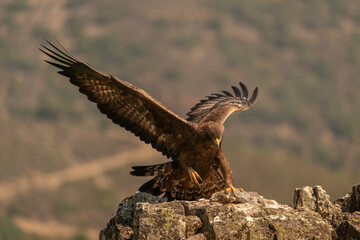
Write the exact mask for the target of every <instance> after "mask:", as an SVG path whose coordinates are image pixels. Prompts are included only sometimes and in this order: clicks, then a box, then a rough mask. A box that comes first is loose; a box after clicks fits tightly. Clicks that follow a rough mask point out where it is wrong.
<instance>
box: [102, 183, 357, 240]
mask: <svg viewBox="0 0 360 240" xmlns="http://www.w3.org/2000/svg"><path fill="white" fill-rule="evenodd" d="M359 190H360V185H357V186H354V187H353V192H352V193H350V194H348V195H347V196H345V197H343V198H341V199H339V200H337V201H335V204H333V203H331V202H330V200H329V199H330V197H329V195H327V194H326V192H325V190H324V189H323V188H322V187H321V186H315V187H303V188H298V189H296V190H295V194H294V208H292V207H289V206H287V205H282V204H279V203H277V202H276V201H274V200H268V199H264V198H263V197H262V196H260V195H258V194H257V193H254V192H247V193H246V192H245V194H246V196H247V199H246V202H244V203H234V202H231V201H230V202H226V203H224V202H223V199H222V198H221V197H220V198H219V199H220V200H219V201H214V199H210V200H206V199H200V200H199V201H172V202H166V199H162V198H157V197H154V196H151V195H149V194H147V193H136V194H135V195H133V196H131V197H129V198H127V199H125V200H123V201H122V202H121V203H120V204H119V209H118V211H117V214H116V216H115V217H114V218H112V219H111V220H110V221H109V223H108V225H107V227H106V228H104V229H103V230H101V232H100V240H110V239H116V240H120V239H134V240H135V239H192V240H197V239H201V240H202V239H360V212H359V209H358V208H357V207H359V206H360V204H359V203H360V202H359V200H360V198H359V196H360V194H359V193H360V191H359ZM221 199H222V200H221ZM356 209H357V210H356Z"/></svg>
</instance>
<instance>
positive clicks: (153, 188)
mask: <svg viewBox="0 0 360 240" xmlns="http://www.w3.org/2000/svg"><path fill="white" fill-rule="evenodd" d="M158 183H159V177H155V178H153V179H151V180H150V181H147V182H146V183H144V184H143V185H142V186H141V187H140V188H139V191H140V192H147V193H151V194H153V195H155V196H159V195H160V194H162V193H163V191H161V186H160V185H159V184H158Z"/></svg>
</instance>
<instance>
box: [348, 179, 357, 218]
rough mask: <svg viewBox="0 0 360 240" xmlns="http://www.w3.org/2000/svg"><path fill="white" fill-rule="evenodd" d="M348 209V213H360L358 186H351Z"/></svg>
mask: <svg viewBox="0 0 360 240" xmlns="http://www.w3.org/2000/svg"><path fill="white" fill-rule="evenodd" d="M348 209H349V212H355V211H360V184H358V185H355V186H353V189H352V193H351V196H350V201H349V203H348Z"/></svg>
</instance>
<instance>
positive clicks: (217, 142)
mask: <svg viewBox="0 0 360 240" xmlns="http://www.w3.org/2000/svg"><path fill="white" fill-rule="evenodd" d="M221 139H222V138H215V139H214V142H215V145H216V148H219V147H220V143H221Z"/></svg>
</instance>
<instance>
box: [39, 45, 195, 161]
mask: <svg viewBox="0 0 360 240" xmlns="http://www.w3.org/2000/svg"><path fill="white" fill-rule="evenodd" d="M48 44H49V45H50V46H49V47H46V46H44V45H42V48H40V50H41V51H42V52H43V53H44V54H46V55H47V56H49V57H50V58H52V60H55V61H53V62H52V61H46V62H47V63H49V64H51V65H53V66H55V67H57V68H59V69H60V71H59V72H58V73H59V74H61V75H64V76H65V77H68V78H69V79H70V82H71V83H72V84H74V85H76V86H78V87H79V91H80V92H81V93H83V94H85V95H86V96H87V97H88V99H89V100H90V101H92V102H95V103H96V104H97V107H98V108H99V110H100V111H101V112H102V113H103V114H106V116H107V117H108V118H109V119H111V120H112V121H113V122H114V123H116V124H118V125H120V126H121V127H124V128H125V129H126V130H129V131H131V132H132V133H134V134H135V135H136V136H138V137H139V138H140V139H141V140H142V141H144V142H145V143H150V144H151V145H152V147H153V148H155V149H156V150H158V151H159V152H161V153H162V154H164V155H165V156H167V157H170V158H172V159H176V157H177V156H178V154H179V152H180V150H179V148H180V146H181V145H182V143H184V142H185V141H189V139H186V138H187V136H192V134H193V133H194V130H195V128H196V124H193V123H190V122H188V121H186V120H184V119H183V118H181V117H179V116H178V115H177V114H175V113H174V112H172V111H171V110H169V109H167V108H166V107H165V106H163V105H162V104H161V103H159V102H158V101H156V100H155V99H153V98H152V97H151V96H150V95H149V94H147V93H146V92H145V91H143V90H142V89H139V88H137V87H135V86H133V85H131V84H130V83H128V82H125V81H122V80H120V79H118V78H116V77H114V76H111V75H108V74H105V73H102V72H99V71H97V70H95V69H93V68H92V67H90V66H89V65H88V64H87V63H85V62H83V61H80V60H79V59H77V58H75V57H74V56H73V55H71V54H70V53H69V52H68V51H67V50H66V49H65V48H64V47H63V46H61V44H60V43H59V45H60V46H61V48H62V49H60V48H59V47H56V46H55V45H54V44H52V43H50V42H48Z"/></svg>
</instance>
